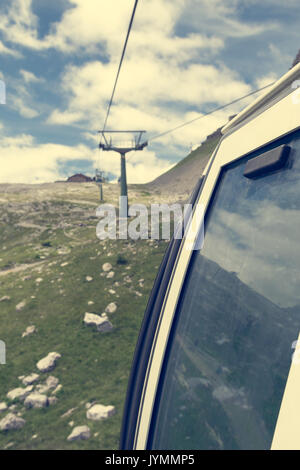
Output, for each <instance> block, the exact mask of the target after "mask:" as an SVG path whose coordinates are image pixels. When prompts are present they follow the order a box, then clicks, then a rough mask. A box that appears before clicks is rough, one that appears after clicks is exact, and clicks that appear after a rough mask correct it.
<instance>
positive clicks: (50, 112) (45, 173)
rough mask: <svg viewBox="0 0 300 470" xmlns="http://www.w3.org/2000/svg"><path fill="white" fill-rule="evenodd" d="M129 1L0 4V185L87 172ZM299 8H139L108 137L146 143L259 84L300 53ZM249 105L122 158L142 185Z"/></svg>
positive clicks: (223, 1)
mask: <svg viewBox="0 0 300 470" xmlns="http://www.w3.org/2000/svg"><path fill="white" fill-rule="evenodd" d="M133 5H134V0H109V1H108V0H51V2H49V0H0V80H2V81H4V82H5V85H6V104H0V182H2V183H4V182H6V183H43V182H52V181H55V180H61V179H65V178H66V177H67V176H70V175H72V174H74V173H77V172H80V173H85V174H88V175H90V176H94V173H95V169H96V168H97V167H99V168H100V169H101V170H104V171H105V172H107V173H109V174H110V176H111V178H112V180H116V179H117V177H118V176H119V173H120V158H119V155H118V154H117V153H113V152H102V151H100V150H99V149H98V143H99V134H98V131H99V130H100V129H101V128H102V126H103V123H104V119H105V115H106V111H107V106H108V102H109V99H110V96H111V93H112V88H113V84H114V80H115V77H116V72H117V68H118V64H119V60H120V56H121V52H122V47H123V44H124V40H125V36H126V32H127V28H128V24H129V20H130V16H131V13H132V8H133ZM299 20H300V10H299V2H298V0H286V1H285V2H282V0H263V1H261V0H139V3H138V6H137V10H136V15H135V19H134V23H133V27H132V31H131V35H130V38H129V42H128V46H127V51H126V56H125V60H124V63H123V67H122V70H121V74H120V78H119V82H118V86H117V89H116V93H115V98H114V103H113V106H112V108H111V113H110V116H109V119H108V123H107V129H114V130H121V129H143V130H147V134H146V135H145V139H147V138H151V136H154V135H156V134H159V133H162V132H164V131H165V130H168V129H170V128H172V127H175V126H177V125H179V124H181V123H183V122H185V121H188V120H191V119H193V118H194V117H197V116H199V115H201V114H202V113H205V112H207V111H209V110H211V109H213V108H214V107H217V106H220V105H223V104H225V103H227V102H229V101H232V100H234V99H236V98H238V97H240V96H242V95H245V94H247V93H249V92H251V91H252V90H255V89H257V88H259V87H261V86H263V85H266V84H268V83H270V82H272V81H274V80H276V79H277V78H279V77H280V76H281V75H283V74H284V73H286V72H287V71H288V69H289V68H290V66H291V64H292V62H293V59H294V57H295V56H296V54H297V52H298V50H299V48H300V39H299ZM253 99H254V98H253V97H252V98H248V99H246V100H244V101H243V102H242V103H239V104H236V105H234V106H231V107H230V108H227V109H225V110H223V111H219V112H218V113H216V114H214V115H212V116H209V117H207V118H204V119H202V120H200V121H199V122H195V123H194V124H192V125H189V126H186V127H184V128H182V129H180V130H179V131H177V132H174V133H170V134H168V135H166V136H165V137H163V138H161V139H157V140H153V142H150V143H149V145H148V146H147V147H146V148H145V149H144V150H143V151H140V152H131V153H129V154H128V158H127V177H128V182H129V183H146V182H148V181H151V180H153V179H154V178H156V177H157V176H159V175H160V174H161V173H163V172H164V171H166V170H168V169H169V168H170V167H171V166H172V165H174V164H176V162H178V161H179V160H180V159H182V158H184V157H185V156H186V155H187V154H188V153H189V151H190V149H191V148H195V147H197V146H198V145H199V144H200V143H201V142H202V141H203V140H204V139H205V137H206V136H207V135H208V134H209V133H211V132H213V131H214V130H215V129H217V128H218V127H220V126H222V125H223V124H225V123H226V122H227V120H228V117H229V116H230V115H232V114H235V113H237V112H239V111H240V110H241V109H243V107H245V106H246V105H248V104H249V103H250V102H251V100H253Z"/></svg>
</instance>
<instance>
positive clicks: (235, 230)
mask: <svg viewBox="0 0 300 470" xmlns="http://www.w3.org/2000/svg"><path fill="white" fill-rule="evenodd" d="M299 86H300V64H299V65H297V66H296V67H294V68H293V69H292V70H290V71H289V72H288V73H287V74H286V75H285V76H283V77H282V78H281V79H280V80H279V81H278V82H277V83H276V84H275V85H274V86H273V87H272V88H271V89H270V90H269V91H268V92H267V93H266V94H264V96H262V97H259V98H258V99H257V100H256V101H255V102H254V103H253V104H252V105H250V106H248V107H247V108H246V109H245V110H244V111H243V112H241V113H240V114H239V115H237V116H236V117H235V118H234V119H233V120H232V121H230V122H229V123H228V124H227V125H226V126H225V128H223V131H222V133H223V137H222V139H221V141H220V143H219V145H218V147H217V149H216V150H215V152H214V154H213V155H212V157H211V159H210V162H209V164H208V166H207V169H206V174H205V175H204V176H203V177H202V178H200V181H199V184H198V186H197V187H196V188H195V191H194V194H193V196H192V202H193V204H194V208H196V206H197V205H198V204H201V205H202V206H203V207H204V211H205V219H204V227H205V237H204V245H203V248H202V249H201V250H193V249H191V248H190V247H188V246H187V240H186V239H185V238H184V239H183V240H173V241H171V243H170V245H169V248H168V250H167V253H166V255H165V258H164V260H163V262H162V265H161V267H160V270H159V273H158V275H157V279H156V281H155V284H154V287H153V290H152V293H151V296H150V299H149V301H148V306H147V310H146V313H145V317H144V321H143V325H142V328H141V332H140V336H139V340H138V344H137V347H136V353H135V358H134V361H133V366H132V371H131V378H130V382H129V386H128V393H127V400H126V404H125V409H124V416H123V428H122V433H121V449H153V450H154V449H155V450H162V449H166V450H176V449H179V450H184V449H224V450H226V449H271V448H272V449H300V433H299V422H300V398H299V397H300V354H299V352H300V341H298V346H299V349H297V340H298V336H299V332H300V88H298V87H299ZM199 176H201V175H199ZM191 217H195V212H194V215H192V216H191ZM196 237H197V235H195V240H196Z"/></svg>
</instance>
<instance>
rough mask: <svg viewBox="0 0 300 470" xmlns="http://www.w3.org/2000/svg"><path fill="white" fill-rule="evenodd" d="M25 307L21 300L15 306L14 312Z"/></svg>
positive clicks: (24, 302) (23, 301)
mask: <svg viewBox="0 0 300 470" xmlns="http://www.w3.org/2000/svg"><path fill="white" fill-rule="evenodd" d="M25 305H26V301H25V300H22V302H19V303H18V305H16V310H17V311H18V312H19V311H20V310H22V309H23V308H24V307H25Z"/></svg>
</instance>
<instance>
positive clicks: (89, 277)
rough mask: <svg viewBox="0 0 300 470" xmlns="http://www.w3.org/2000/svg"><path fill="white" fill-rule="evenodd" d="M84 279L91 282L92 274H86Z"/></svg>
mask: <svg viewBox="0 0 300 470" xmlns="http://www.w3.org/2000/svg"><path fill="white" fill-rule="evenodd" d="M85 280H86V281H87V282H91V281H92V280H93V278H92V276H86V278H85Z"/></svg>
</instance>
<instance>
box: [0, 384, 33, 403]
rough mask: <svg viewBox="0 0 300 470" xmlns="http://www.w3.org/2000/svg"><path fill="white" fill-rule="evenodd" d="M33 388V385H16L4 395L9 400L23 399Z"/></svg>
mask: <svg viewBox="0 0 300 470" xmlns="http://www.w3.org/2000/svg"><path fill="white" fill-rule="evenodd" d="M32 390H33V385H28V387H26V388H22V387H17V388H14V389H13V390H10V392H8V394H7V395H6V396H7V398H8V399H9V400H24V398H25V397H27V395H29V393H30V392H31V391H32Z"/></svg>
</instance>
